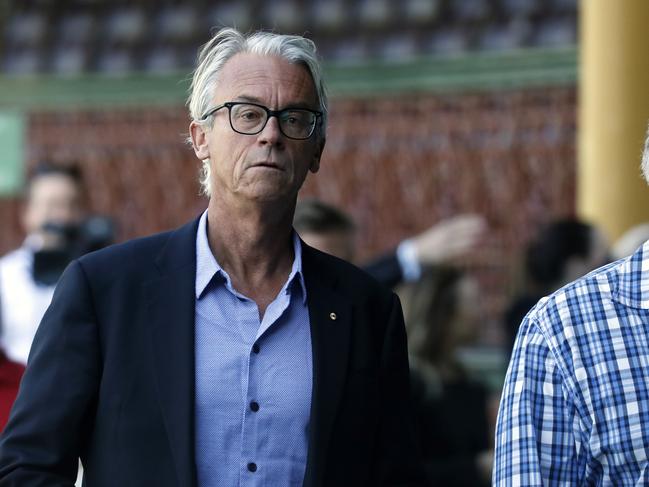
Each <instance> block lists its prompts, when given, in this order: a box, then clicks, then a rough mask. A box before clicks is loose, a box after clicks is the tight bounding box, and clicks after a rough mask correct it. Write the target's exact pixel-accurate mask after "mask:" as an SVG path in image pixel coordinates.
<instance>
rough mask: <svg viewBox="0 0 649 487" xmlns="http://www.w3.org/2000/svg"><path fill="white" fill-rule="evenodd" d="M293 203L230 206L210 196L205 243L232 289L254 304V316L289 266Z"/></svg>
mask: <svg viewBox="0 0 649 487" xmlns="http://www.w3.org/2000/svg"><path fill="white" fill-rule="evenodd" d="M294 212H295V199H293V201H291V202H289V203H288V204H287V203H286V202H283V203H274V202H272V203H266V202H265V203H262V204H248V205H244V206H238V207H234V208H233V207H232V206H230V205H225V204H223V202H221V201H219V200H218V199H217V198H214V197H213V198H212V199H211V200H210V203H209V207H208V217H209V218H208V231H207V233H208V241H209V244H210V249H211V251H212V253H213V254H214V256H215V258H216V260H217V261H218V263H219V265H220V266H221V267H222V268H223V269H224V270H225V271H226V272H227V273H228V275H229V276H230V279H231V281H232V285H233V286H234V288H235V289H236V290H237V291H239V292H240V293H242V294H244V295H245V296H247V297H249V298H250V299H253V300H255V301H256V302H257V304H258V306H259V309H260V316H263V311H264V310H265V308H266V306H267V305H268V304H270V302H271V301H272V300H273V299H274V298H275V296H276V295H277V293H278V292H279V290H280V289H281V287H282V286H283V285H284V283H285V282H286V279H287V278H288V275H289V274H290V271H291V266H292V262H293V257H294V256H293V245H292V241H291V230H292V225H293V213H294Z"/></svg>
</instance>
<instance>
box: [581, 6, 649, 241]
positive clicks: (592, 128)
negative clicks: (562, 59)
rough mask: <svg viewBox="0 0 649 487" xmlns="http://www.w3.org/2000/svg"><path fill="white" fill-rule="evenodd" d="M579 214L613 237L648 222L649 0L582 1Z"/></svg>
mask: <svg viewBox="0 0 649 487" xmlns="http://www.w3.org/2000/svg"><path fill="white" fill-rule="evenodd" d="M580 16H581V19H580V23H581V25H580V29H581V66H580V83H579V100H580V101H579V123H578V127H579V132H578V134H579V135H578V137H579V139H578V164H577V211H578V214H579V216H581V217H583V218H585V219H586V220H589V221H592V222H594V223H596V224H598V225H600V226H601V227H602V228H603V229H604V231H605V232H606V233H607V234H608V236H609V238H611V239H616V238H617V237H619V236H620V235H621V234H622V233H623V232H624V231H625V230H627V229H628V228H629V227H631V226H633V225H635V224H637V223H640V222H647V221H649V187H648V186H647V184H646V183H645V182H644V180H643V179H642V178H641V173H640V169H639V166H640V156H641V153H642V147H643V141H644V137H645V134H646V131H647V123H648V121H649V0H581V2H580Z"/></svg>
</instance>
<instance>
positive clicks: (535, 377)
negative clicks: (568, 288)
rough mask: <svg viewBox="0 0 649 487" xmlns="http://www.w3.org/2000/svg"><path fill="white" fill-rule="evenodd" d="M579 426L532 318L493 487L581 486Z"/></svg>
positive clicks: (521, 341) (500, 426)
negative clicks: (575, 433)
mask: <svg viewBox="0 0 649 487" xmlns="http://www.w3.org/2000/svg"><path fill="white" fill-rule="evenodd" d="M575 424H576V412H575V408H574V406H573V403H572V400H571V394H570V392H569V387H568V386H567V384H566V382H565V380H564V376H563V374H562V372H561V370H560V367H559V366H558V364H557V362H556V360H555V356H554V355H553V354H552V351H551V348H550V346H549V345H548V343H547V340H546V337H545V336H543V334H542V333H541V332H540V331H539V328H538V325H537V323H536V322H535V321H534V313H531V314H530V315H528V316H527V317H526V318H525V320H524V321H523V323H522V324H521V329H520V332H519V336H518V339H517V341H516V344H515V346H514V352H513V355H512V359H511V362H510V365H509V370H508V371H507V377H506V379H505V386H504V390H503V395H502V399H501V403H500V410H499V412H498V422H497V426H496V451H495V464H494V474H493V485H495V486H498V487H500V486H503V487H505V486H526V487H528V486H541V485H578V484H579V471H580V470H581V468H580V464H581V463H582V462H581V460H580V459H579V458H578V453H577V452H578V450H579V448H578V447H577V444H576V441H575V437H574V435H573V432H574V431H575V427H574V426H575Z"/></svg>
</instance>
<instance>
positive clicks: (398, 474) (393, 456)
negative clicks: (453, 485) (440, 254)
mask: <svg viewBox="0 0 649 487" xmlns="http://www.w3.org/2000/svg"><path fill="white" fill-rule="evenodd" d="M388 316H389V318H388V325H387V328H386V334H385V338H384V342H383V349H382V352H381V377H380V381H381V404H380V408H381V409H380V430H379V442H378V444H377V451H378V458H377V459H376V460H377V461H376V462H375V469H374V472H375V473H376V474H377V477H378V478H377V479H375V481H374V482H373V484H372V485H385V486H388V485H389V486H393V487H394V486H411V487H414V486H417V487H419V486H425V485H427V481H426V480H425V474H424V472H423V467H422V462H421V456H420V452H419V450H418V448H417V446H416V440H415V435H414V429H413V423H412V413H413V411H412V406H411V396H410V385H409V384H410V380H409V367H408V353H407V344H406V332H405V326H404V322H403V313H402V310H401V304H400V302H399V299H398V298H397V296H396V295H395V294H392V302H391V306H390V310H389V314H388Z"/></svg>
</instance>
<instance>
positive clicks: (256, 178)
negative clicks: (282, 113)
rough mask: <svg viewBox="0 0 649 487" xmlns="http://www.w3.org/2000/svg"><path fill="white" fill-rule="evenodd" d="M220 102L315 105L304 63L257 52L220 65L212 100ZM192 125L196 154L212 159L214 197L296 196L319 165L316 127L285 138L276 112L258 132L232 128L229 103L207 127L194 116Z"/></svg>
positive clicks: (281, 106)
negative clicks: (300, 135)
mask: <svg viewBox="0 0 649 487" xmlns="http://www.w3.org/2000/svg"><path fill="white" fill-rule="evenodd" d="M224 102H252V103H257V104H260V105H264V106H266V107H267V108H270V109H271V110H282V109H284V108H288V107H291V108H308V109H311V110H318V103H317V94H316V90H315V87H314V84H313V80H312V78H311V75H310V74H309V71H308V70H307V69H306V68H305V67H304V66H302V65H296V64H290V63H288V62H287V61H285V60H283V59H281V58H279V57H274V56H259V55H255V54H237V55H235V56H234V57H232V58H231V59H230V60H229V61H228V62H227V63H226V64H225V65H224V67H223V69H222V70H221V73H220V79H219V82H218V84H217V87H216V89H215V94H214V99H213V101H212V106H218V105H221V104H223V103H224ZM190 131H191V134H192V139H193V142H194V151H195V152H196V155H197V157H199V158H200V159H206V158H209V159H210V166H211V172H212V175H211V181H210V184H211V190H212V198H218V199H220V200H229V201H244V200H245V201H251V200H254V201H270V200H275V199H281V198H287V197H291V198H295V196H296V195H297V192H298V190H299V189H300V187H301V186H302V183H303V182H304V179H305V178H306V175H307V173H308V171H309V170H310V171H312V172H316V171H317V170H318V168H319V163H320V155H321V153H322V149H323V147H324V140H323V139H322V138H321V137H320V136H319V135H318V133H319V130H318V128H316V131H315V132H314V134H313V135H312V136H311V137H310V138H309V139H307V140H293V139H289V138H288V137H286V136H285V135H283V134H282V133H281V132H280V130H279V125H278V120H277V118H276V117H271V118H270V119H269V120H268V122H267V124H266V126H265V127H264V129H263V130H262V131H261V132H260V133H258V134H255V135H243V134H239V133H236V132H235V131H234V130H232V128H231V127H230V122H229V119H228V109H227V108H223V109H221V110H219V111H218V112H216V113H215V115H214V123H213V127H212V128H211V129H209V128H208V127H201V126H200V125H198V124H196V123H195V122H192V124H191V125H190Z"/></svg>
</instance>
